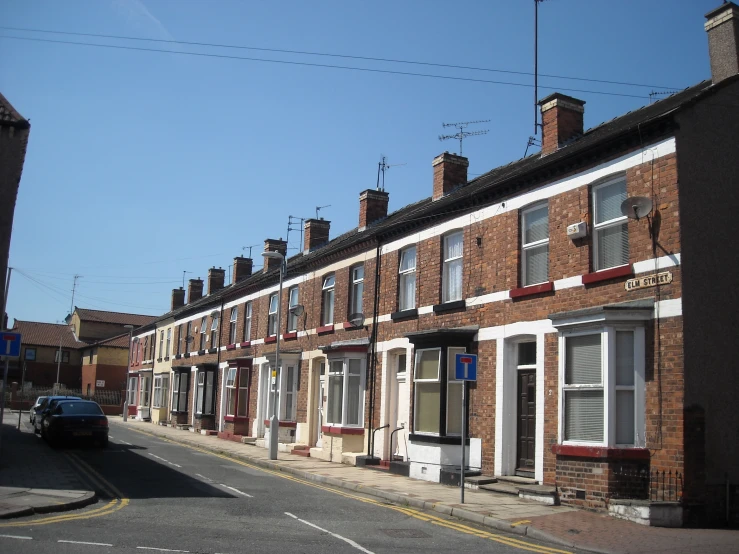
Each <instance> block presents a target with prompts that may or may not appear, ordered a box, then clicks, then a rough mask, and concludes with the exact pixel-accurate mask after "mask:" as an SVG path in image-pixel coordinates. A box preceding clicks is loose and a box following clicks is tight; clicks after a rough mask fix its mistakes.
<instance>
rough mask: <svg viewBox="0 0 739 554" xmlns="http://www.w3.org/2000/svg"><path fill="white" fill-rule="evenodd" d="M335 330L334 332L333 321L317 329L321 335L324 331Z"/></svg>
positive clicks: (330, 331) (331, 331)
mask: <svg viewBox="0 0 739 554" xmlns="http://www.w3.org/2000/svg"><path fill="white" fill-rule="evenodd" d="M333 332H334V324H333V323H330V324H329V325H324V326H323V327H318V328H317V329H316V333H317V334H319V335H320V334H322V333H333Z"/></svg>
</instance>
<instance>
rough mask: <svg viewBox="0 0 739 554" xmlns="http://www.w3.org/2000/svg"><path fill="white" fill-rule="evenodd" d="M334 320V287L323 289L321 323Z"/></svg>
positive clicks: (325, 323)
mask: <svg viewBox="0 0 739 554" xmlns="http://www.w3.org/2000/svg"><path fill="white" fill-rule="evenodd" d="M333 322H334V289H329V290H325V291H323V319H322V321H321V324H322V325H328V324H330V323H333Z"/></svg>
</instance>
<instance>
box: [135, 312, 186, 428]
mask: <svg viewBox="0 0 739 554" xmlns="http://www.w3.org/2000/svg"><path fill="white" fill-rule="evenodd" d="M132 335H133V326H131V327H129V329H128V362H126V364H127V365H126V388H125V391H124V395H125V398H124V400H123V421H128V375H129V372H130V370H131V337H132ZM185 348H187V347H185Z"/></svg>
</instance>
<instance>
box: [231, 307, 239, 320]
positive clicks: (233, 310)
mask: <svg viewBox="0 0 739 554" xmlns="http://www.w3.org/2000/svg"><path fill="white" fill-rule="evenodd" d="M238 316H239V309H238V308H236V307H234V308H231V321H236V319H237V318H238Z"/></svg>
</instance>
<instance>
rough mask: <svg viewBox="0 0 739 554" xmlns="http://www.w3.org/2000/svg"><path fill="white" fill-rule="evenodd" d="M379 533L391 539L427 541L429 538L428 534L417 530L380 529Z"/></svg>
mask: <svg viewBox="0 0 739 554" xmlns="http://www.w3.org/2000/svg"><path fill="white" fill-rule="evenodd" d="M381 531H382V532H383V533H385V534H386V535H387V536H388V537H391V538H393V539H427V538H429V537H431V535H429V534H428V533H424V532H423V531H419V530H418V529H381Z"/></svg>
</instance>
